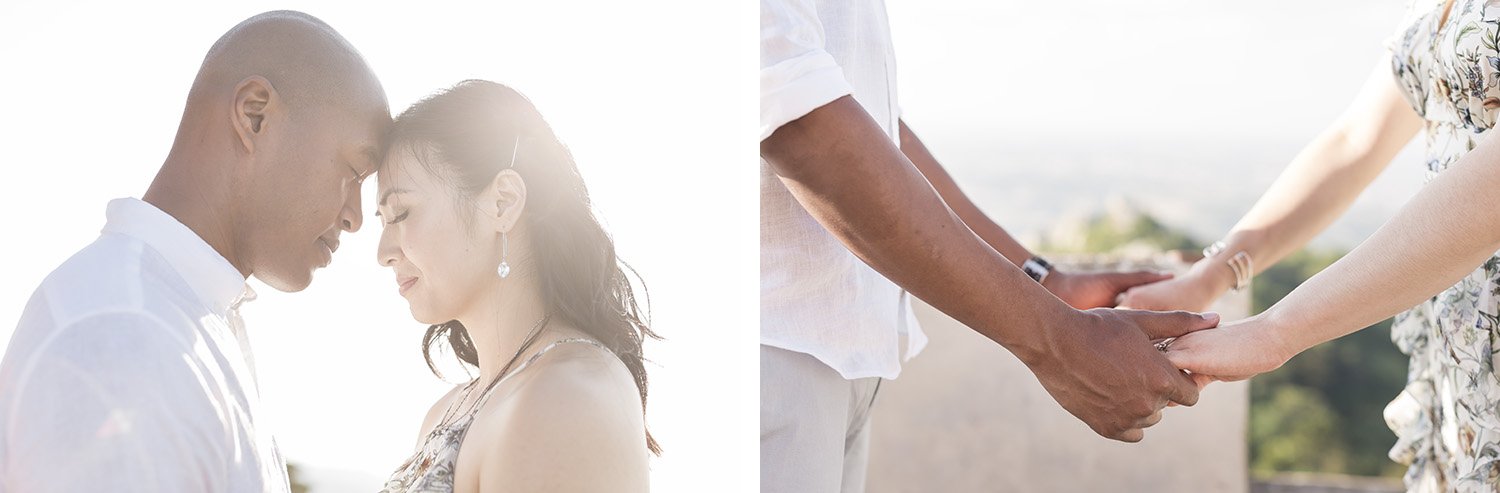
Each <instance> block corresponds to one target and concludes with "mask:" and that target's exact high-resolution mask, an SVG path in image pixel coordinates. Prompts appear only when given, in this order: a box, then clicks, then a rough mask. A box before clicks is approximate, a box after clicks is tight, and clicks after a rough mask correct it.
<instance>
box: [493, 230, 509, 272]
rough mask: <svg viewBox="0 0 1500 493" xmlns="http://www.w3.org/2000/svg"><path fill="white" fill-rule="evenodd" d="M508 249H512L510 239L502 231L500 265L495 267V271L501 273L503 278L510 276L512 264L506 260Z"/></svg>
mask: <svg viewBox="0 0 1500 493" xmlns="http://www.w3.org/2000/svg"><path fill="white" fill-rule="evenodd" d="M508 250H510V240H509V239H507V238H506V237H505V233H503V232H502V233H500V267H499V268H496V269H495V273H496V274H500V278H501V279H505V278H507V277H510V264H509V263H506V262H505V257H506V254H507V253H508V252H507V251H508Z"/></svg>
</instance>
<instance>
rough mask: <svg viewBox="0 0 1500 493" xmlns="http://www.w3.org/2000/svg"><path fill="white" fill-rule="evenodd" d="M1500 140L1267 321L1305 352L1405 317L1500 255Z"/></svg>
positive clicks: (1430, 187) (1430, 188) (1468, 158)
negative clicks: (1398, 316) (1395, 317)
mask: <svg viewBox="0 0 1500 493" xmlns="http://www.w3.org/2000/svg"><path fill="white" fill-rule="evenodd" d="M1496 190H1500V140H1496V139H1487V140H1485V141H1484V142H1483V143H1481V144H1480V145H1479V147H1477V148H1476V149H1474V150H1473V151H1470V152H1469V154H1467V155H1465V156H1464V158H1463V159H1462V160H1460V161H1459V162H1458V163H1457V164H1455V165H1454V167H1453V168H1452V169H1449V170H1447V171H1445V172H1444V173H1443V174H1441V175H1439V176H1438V177H1437V178H1435V179H1433V180H1432V182H1431V183H1428V184H1427V186H1426V187H1424V188H1423V189H1422V191H1421V192H1420V193H1418V194H1417V195H1416V197H1414V198H1413V199H1412V200H1411V202H1409V203H1407V204H1406V206H1405V207H1402V208H1401V211H1400V212H1399V213H1398V214H1397V215H1396V217H1395V218H1394V219H1392V220H1391V221H1390V222H1388V223H1386V224H1385V225H1384V226H1382V227H1381V228H1380V230H1378V231H1376V232H1375V234H1374V235H1373V236H1371V237H1370V238H1369V239H1368V240H1365V242H1364V243H1363V244H1361V245H1360V246H1359V247H1358V248H1355V249H1354V251H1352V252H1350V253H1349V254H1348V255H1346V256H1344V258H1342V259H1340V260H1339V261H1338V262H1335V263H1334V264H1333V265H1332V266H1329V267H1328V268H1327V269H1325V270H1324V271H1323V272H1322V273H1319V274H1318V275H1316V276H1313V277H1312V278H1311V279H1309V280H1307V282H1304V283H1303V284H1302V285H1301V286H1300V287H1298V288H1297V289H1296V290H1294V291H1292V293H1291V294H1289V295H1287V297H1286V298H1285V299H1283V300H1282V301H1281V302H1279V303H1277V304H1276V305H1275V306H1273V307H1271V308H1270V309H1269V310H1267V311H1266V313H1265V314H1264V316H1265V317H1267V319H1268V320H1270V321H1272V322H1273V326H1275V327H1278V330H1280V331H1281V334H1280V336H1281V338H1282V339H1283V340H1285V341H1287V343H1288V344H1289V346H1290V349H1291V350H1293V351H1301V350H1303V349H1306V348H1308V347H1311V346H1313V345H1315V344H1318V343H1321V342H1324V341H1328V340H1331V339H1334V338H1337V337H1339V336H1342V335H1345V334H1348V333H1350V332H1353V331H1356V330H1359V329H1361V328H1363V327H1366V326H1369V325H1371V324H1374V323H1376V322H1378V321H1380V320H1383V319H1385V318H1387V317H1390V316H1392V315H1395V314H1396V313H1399V312H1400V311H1401V310H1405V309H1407V308H1410V307H1411V306H1413V305H1415V304H1417V303H1419V302H1421V301H1422V300H1424V299H1426V298H1428V297H1431V296H1433V295H1434V294H1436V293H1438V292H1440V291H1441V290H1443V289H1444V288H1446V287H1448V286H1451V285H1453V284H1454V283H1455V282H1457V281H1458V280H1459V279H1460V278H1462V277H1463V276H1464V275H1465V274H1467V273H1469V272H1472V271H1473V270H1474V269H1475V268H1476V267H1477V266H1479V265H1480V264H1482V263H1483V262H1484V261H1485V259H1487V258H1489V257H1490V256H1491V255H1493V254H1494V253H1495V251H1496V250H1497V249H1500V194H1497V193H1495V192H1496Z"/></svg>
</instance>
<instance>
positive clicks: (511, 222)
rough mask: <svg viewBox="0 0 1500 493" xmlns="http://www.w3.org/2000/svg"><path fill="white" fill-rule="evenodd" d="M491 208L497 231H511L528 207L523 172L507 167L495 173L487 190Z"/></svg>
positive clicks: (487, 199)
mask: <svg viewBox="0 0 1500 493" xmlns="http://www.w3.org/2000/svg"><path fill="white" fill-rule="evenodd" d="M486 192H487V195H488V197H487V198H486V201H487V202H489V204H490V206H491V207H493V209H490V210H489V212H491V213H492V214H493V215H491V216H490V217H492V218H494V225H495V232H497V233H509V232H510V230H511V229H513V228H515V227H516V223H517V222H520V220H521V213H522V212H523V211H524V210H525V209H526V180H523V179H521V174H520V173H516V171H515V170H511V169H507V170H504V171H501V172H500V173H499V174H496V175H495V179H494V180H493V181H491V182H490V186H489V187H488V189H487V190H486Z"/></svg>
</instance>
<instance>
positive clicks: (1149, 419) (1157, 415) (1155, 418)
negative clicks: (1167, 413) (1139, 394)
mask: <svg viewBox="0 0 1500 493" xmlns="http://www.w3.org/2000/svg"><path fill="white" fill-rule="evenodd" d="M1161 418H1162V410H1161V409H1157V410H1156V412H1154V413H1151V415H1150V416H1146V418H1145V419H1142V420H1141V421H1140V422H1139V423H1136V427H1138V428H1150V427H1152V426H1156V424H1157V423H1160V422H1161Z"/></svg>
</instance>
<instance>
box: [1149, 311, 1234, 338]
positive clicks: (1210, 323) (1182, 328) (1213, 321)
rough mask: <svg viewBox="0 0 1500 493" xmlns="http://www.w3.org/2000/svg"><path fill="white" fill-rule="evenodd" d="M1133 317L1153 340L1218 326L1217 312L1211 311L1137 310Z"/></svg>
mask: <svg viewBox="0 0 1500 493" xmlns="http://www.w3.org/2000/svg"><path fill="white" fill-rule="evenodd" d="M1134 318H1135V320H1136V323H1137V324H1138V325H1140V327H1141V331H1143V332H1145V333H1146V337H1147V338H1149V339H1153V340H1155V339H1166V338H1169V337H1182V336H1184V335H1187V334H1189V333H1192V332H1196V331H1200V330H1203V329H1212V328H1214V327H1218V326H1219V314H1217V313H1213V312H1209V313H1202V314H1199V313H1193V312H1185V311H1180V310H1179V311H1175V312H1137V313H1136V316H1135V317H1134Z"/></svg>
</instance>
